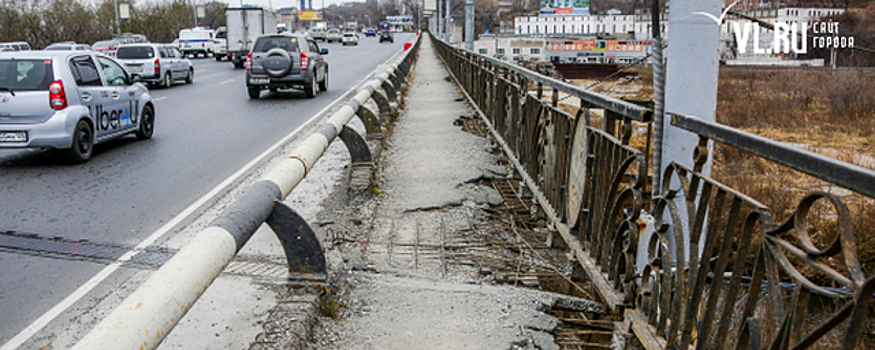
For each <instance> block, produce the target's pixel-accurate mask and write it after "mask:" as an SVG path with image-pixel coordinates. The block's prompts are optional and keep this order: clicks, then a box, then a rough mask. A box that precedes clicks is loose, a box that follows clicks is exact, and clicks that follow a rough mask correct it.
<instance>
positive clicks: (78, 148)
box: [67, 119, 94, 164]
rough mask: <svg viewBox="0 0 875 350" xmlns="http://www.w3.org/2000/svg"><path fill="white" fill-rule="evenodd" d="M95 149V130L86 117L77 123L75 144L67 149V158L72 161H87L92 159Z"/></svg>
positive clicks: (74, 131)
mask: <svg viewBox="0 0 875 350" xmlns="http://www.w3.org/2000/svg"><path fill="white" fill-rule="evenodd" d="M93 150H94V131H93V130H92V129H91V125H89V124H88V122H87V121H85V119H82V120H80V121H79V122H78V123H76V128H75V129H73V146H72V147H70V149H68V150H67V159H69V160H70V162H71V163H74V164H79V163H85V162H87V161H88V160H89V159H91V152H92V151H93Z"/></svg>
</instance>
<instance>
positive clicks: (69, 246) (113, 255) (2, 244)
mask: <svg viewBox="0 0 875 350" xmlns="http://www.w3.org/2000/svg"><path fill="white" fill-rule="evenodd" d="M0 251H3V252H10V253H19V254H28V255H34V256H40V257H49V258H57V259H67V260H82V261H92V262H99V263H105V264H111V263H115V262H117V261H118V259H119V258H121V257H122V255H124V254H126V253H128V252H130V251H134V252H137V254H136V255H134V257H133V258H131V259H130V260H128V261H125V262H123V263H122V265H124V266H128V267H136V268H143V269H155V268H158V267H161V265H163V264H164V263H165V262H167V260H170V258H171V257H173V254H176V251H175V250H171V249H165V248H152V247H149V248H145V249H136V248H134V247H133V246H129V245H123V244H114V243H102V242H94V241H89V240H85V239H73V238H65V237H57V236H42V235H37V234H32V233H21V232H13V231H6V232H0Z"/></svg>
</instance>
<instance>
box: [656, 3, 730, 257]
mask: <svg viewBox="0 0 875 350" xmlns="http://www.w3.org/2000/svg"><path fill="white" fill-rule="evenodd" d="M723 5H724V4H723V1H722V0H676V1H672V2H671V10H670V12H669V23H671V24H672V27H671V39H670V40H671V41H670V46H669V48H668V50H666V54H667V57H668V65H667V68H666V76H665V111H666V112H672V113H681V114H686V115H691V116H696V117H698V118H700V119H702V120H706V121H711V122H714V121H716V117H715V115H716V112H717V75H718V71H719V66H718V64H717V62H718V60H719V58H720V57H719V45H720V25H719V24H718V23H715V22H714V20H712V19H711V18H709V17H707V16H704V15H700V14H695V12H704V13H708V14H711V15H712V16H714V18H719V16H720V14H721V12H722V8H723ZM662 123H663V128H664V129H663V131H664V133H663V138H662V152H663V153H662V170H664V169H665V168H667V167H668V165H669V164H670V163H671V162H674V161H676V162H682V163H684V164H691V163H692V162H693V151H694V150H695V149H696V148H697V147H698V145H699V136H698V135H696V134H693V133H690V132H687V131H685V130H682V129H680V128H675V127H672V126H671V120H670V118H664V119H663V121H662ZM710 148H711V147H710V146H709V152H708V154H709V155H710V153H711V152H710ZM711 161H712V160H711V159H710V157H709V159H708V161H707V162H706V163H705V164H704V165H703V167H702V174H704V175H705V176H710V175H711ZM666 181H672V183H671V187H672V188H678V187H680V181H679V180H677V179H674V180H671V179H662V182H666ZM662 186H663V187H664V186H665V183H663V184H662ZM683 197H684V196H678V198H677V200H678V203H677V204H678V205H679V206H681V207H682V206H684V205H686V203H685V202H684V198H683ZM669 220H670V219H669ZM681 222H688V218H687V212H686V211H684V210H682V211H681ZM683 233H684V236H683V239H684V241H685V242H686V243H685V244H684V245H683V246H684V247H685V249H686V251H684V252H677V254H678V256H681V255H680V254H685V256H686V257H689V256H690V253H694V254H700V251H699V252H690V251H689V247H690V244H689V240H690V237H689V230H683ZM703 237H704V235H703ZM703 239H704V238H703ZM669 240H670V244H672V246H674V244H675V243H676V242H674V238H673V237H669ZM684 261H689V259H684Z"/></svg>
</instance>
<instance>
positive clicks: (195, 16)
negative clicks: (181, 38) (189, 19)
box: [191, 1, 197, 27]
mask: <svg viewBox="0 0 875 350" xmlns="http://www.w3.org/2000/svg"><path fill="white" fill-rule="evenodd" d="M191 9H192V10H193V12H194V26H195V27H197V2H196V1H192V2H191Z"/></svg>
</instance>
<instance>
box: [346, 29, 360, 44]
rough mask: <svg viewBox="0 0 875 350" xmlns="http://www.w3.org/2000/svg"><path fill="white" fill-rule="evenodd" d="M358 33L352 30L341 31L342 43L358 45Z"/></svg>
mask: <svg viewBox="0 0 875 350" xmlns="http://www.w3.org/2000/svg"><path fill="white" fill-rule="evenodd" d="M358 44H359V35H358V34H356V33H354V32H347V33H343V45H358Z"/></svg>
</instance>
